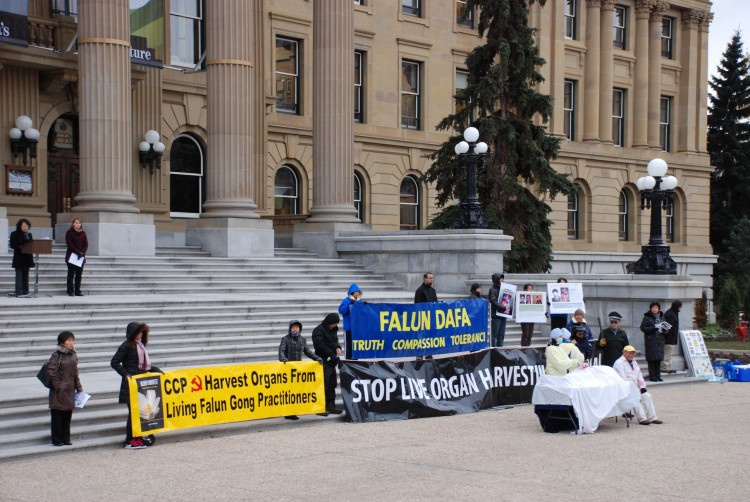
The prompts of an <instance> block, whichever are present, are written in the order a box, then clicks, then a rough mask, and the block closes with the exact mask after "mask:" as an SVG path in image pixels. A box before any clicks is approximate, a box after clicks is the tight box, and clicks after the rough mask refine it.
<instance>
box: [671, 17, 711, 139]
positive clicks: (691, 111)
mask: <svg viewBox="0 0 750 502" xmlns="http://www.w3.org/2000/svg"><path fill="white" fill-rule="evenodd" d="M681 21H682V22H681V26H682V30H680V36H681V38H682V44H681V49H682V50H681V51H680V60H681V62H682V64H683V65H684V66H683V68H686V69H688V70H689V71H684V70H683V72H684V73H683V75H682V76H681V77H680V96H679V98H678V99H679V102H678V105H677V106H678V109H679V111H680V121H681V122H683V123H684V124H685V125H686V127H678V128H677V151H678V152H685V151H688V152H694V151H695V141H696V134H695V127H698V117H697V115H698V113H697V112H698V108H699V107H698V104H699V102H698V96H699V92H698V77H699V75H700V74H701V71H700V68H699V66H701V65H700V64H698V63H699V61H700V60H699V59H698V51H699V50H700V47H699V46H698V43H699V42H698V26H699V25H700V18H699V17H698V13H697V12H696V11H695V10H693V9H688V10H684V11H682V19H681ZM675 54H676V53H675ZM692 62H695V63H696V64H695V66H693V65H692V64H690V63H692ZM704 66H705V65H704ZM705 102H706V101H703V103H705ZM704 135H705V129H704Z"/></svg>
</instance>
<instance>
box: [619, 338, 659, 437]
mask: <svg viewBox="0 0 750 502" xmlns="http://www.w3.org/2000/svg"><path fill="white" fill-rule="evenodd" d="M613 368H614V370H615V371H616V372H617V374H618V375H620V376H621V377H622V379H623V380H626V381H628V382H633V383H635V384H636V385H637V386H638V388H639V389H641V402H640V403H639V404H638V406H636V407H635V416H636V417H637V418H638V423H639V424H641V425H649V424H662V423H664V422H662V421H661V420H659V419H658V418H657V417H656V410H655V409H654V401H653V399H651V394H649V393H648V391H647V390H646V381H645V380H644V379H643V374H642V373H641V368H640V367H639V366H638V363H637V362H635V347H633V346H632V345H627V346H626V347H625V348H624V349H622V356H620V358H619V359H618V360H617V361H615V365H614V366H613ZM644 408H645V411H644Z"/></svg>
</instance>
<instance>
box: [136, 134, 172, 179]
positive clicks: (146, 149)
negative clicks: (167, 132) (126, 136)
mask: <svg viewBox="0 0 750 502" xmlns="http://www.w3.org/2000/svg"><path fill="white" fill-rule="evenodd" d="M143 137H144V141H141V142H140V143H139V144H138V161H139V162H140V164H141V167H142V168H143V169H146V168H147V167H148V169H149V171H150V173H151V174H154V167H156V169H161V156H162V154H163V153H164V149H165V148H166V147H165V146H164V143H162V142H161V141H159V140H160V139H161V137H160V136H159V133H158V132H156V131H154V130H153V129H151V130H150V131H146V134H144V135H143Z"/></svg>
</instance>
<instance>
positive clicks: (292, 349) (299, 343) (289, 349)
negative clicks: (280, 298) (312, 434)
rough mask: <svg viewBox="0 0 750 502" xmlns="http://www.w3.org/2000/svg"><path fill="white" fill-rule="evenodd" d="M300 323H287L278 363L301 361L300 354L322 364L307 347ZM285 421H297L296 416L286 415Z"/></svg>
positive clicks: (280, 344) (280, 345)
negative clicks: (287, 327)
mask: <svg viewBox="0 0 750 502" xmlns="http://www.w3.org/2000/svg"><path fill="white" fill-rule="evenodd" d="M301 333H302V323H301V322H299V321H289V332H288V333H287V334H286V336H284V338H282V339H281V343H279V361H281V362H282V363H285V362H287V361H301V360H302V353H303V352H304V354H305V355H306V356H307V357H309V358H310V359H312V360H313V361H318V362H319V363H322V362H323V360H322V359H321V358H319V357H318V356H316V355H315V354H313V352H312V350H310V349H309V348H308V347H307V341H306V340H305V337H304V336H302V334H301ZM284 418H286V419H287V420H299V417H298V416H297V415H287V416H286V417H284Z"/></svg>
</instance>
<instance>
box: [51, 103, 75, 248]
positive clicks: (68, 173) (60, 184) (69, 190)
mask: <svg viewBox="0 0 750 502" xmlns="http://www.w3.org/2000/svg"><path fill="white" fill-rule="evenodd" d="M47 144H48V145H49V148H48V155H47V210H48V211H49V213H50V216H51V219H52V230H53V233H54V229H55V225H56V224H57V223H58V222H61V223H64V222H65V221H66V217H65V215H64V213H69V212H70V210H71V208H72V207H73V204H74V202H73V200H74V198H75V196H76V195H78V192H79V191H80V190H81V176H80V168H79V163H78V118H77V117H76V116H74V115H63V116H61V117H60V118H58V119H57V120H56V121H55V124H54V125H53V126H52V128H51V129H50V133H49V138H48V141H47Z"/></svg>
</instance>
